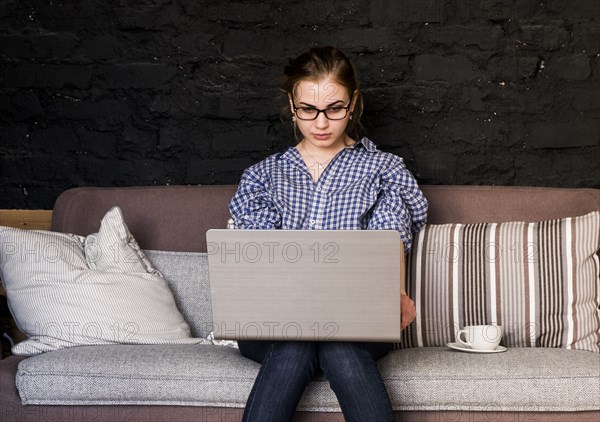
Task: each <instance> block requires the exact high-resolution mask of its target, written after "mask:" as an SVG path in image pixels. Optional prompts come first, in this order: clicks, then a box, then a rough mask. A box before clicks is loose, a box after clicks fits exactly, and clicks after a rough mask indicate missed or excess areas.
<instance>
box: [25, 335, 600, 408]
mask: <svg viewBox="0 0 600 422" xmlns="http://www.w3.org/2000/svg"><path fill="white" fill-rule="evenodd" d="M378 365H379V369H380V371H381V373H382V376H383V378H384V382H385V383H386V386H387V389H388V392H389V394H390V397H391V400H392V404H393V407H394V409H395V410H412V411H416V410H454V411H456V410H471V411H536V412H537V411H583V410H598V409H600V355H598V354H596V353H591V352H588V351H582V350H565V349H540V348H509V349H508V350H507V351H506V352H504V353H496V354H471V353H463V352H458V351H455V350H451V349H448V348H445V347H424V348H418V349H405V350H396V351H393V352H391V353H390V354H388V355H387V356H385V357H384V358H382V359H380V360H379V361H378ZM259 368H260V365H259V364H258V363H256V362H254V361H252V360H250V359H247V358H245V357H243V356H241V355H240V353H239V350H237V349H235V348H231V347H223V346H215V345H205V344H198V345H102V346H82V347H74V348H70V349H65V350H59V351H53V352H48V353H44V354H42V355H38V356H34V357H31V358H28V359H25V360H23V361H22V362H20V363H19V367H18V372H17V388H18V390H19V394H20V396H21V399H22V403H23V404H48V405H58V404H68V405H87V404H101V405H111V404H112V405H115V404H122V405H125V404H145V405H151V404H156V405H186V406H218V407H238V408H242V407H244V405H245V403H246V399H247V398H248V395H249V394H250V390H251V389H252V385H253V384H254V380H255V378H256V375H257V374H258V370H259ZM298 410H301V411H302V410H304V411H311V410H312V411H325V412H328V411H329V412H334V411H337V412H339V411H340V407H339V404H338V401H337V398H336V396H335V394H334V393H333V391H332V390H331V388H330V387H329V382H328V380H327V379H325V378H324V377H323V376H322V372H319V373H318V374H317V375H316V376H315V378H314V379H313V381H312V382H311V383H310V384H309V386H308V387H307V388H306V390H305V391H304V395H303V396H302V398H301V400H300V403H299V405H298Z"/></svg>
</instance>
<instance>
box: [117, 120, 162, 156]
mask: <svg viewBox="0 0 600 422" xmlns="http://www.w3.org/2000/svg"><path fill="white" fill-rule="evenodd" d="M118 139H119V141H118V144H117V152H118V153H119V154H120V153H122V152H133V153H134V154H136V155H139V154H140V153H141V154H143V153H146V152H149V151H154V150H156V148H157V146H158V133H157V132H155V131H149V130H140V129H137V128H135V127H132V126H127V127H125V129H124V130H123V132H122V133H121V135H120V136H119V137H118Z"/></svg>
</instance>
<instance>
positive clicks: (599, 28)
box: [572, 23, 600, 54]
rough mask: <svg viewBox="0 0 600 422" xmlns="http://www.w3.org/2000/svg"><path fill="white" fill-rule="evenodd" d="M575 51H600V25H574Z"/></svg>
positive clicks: (573, 43) (587, 52) (573, 42)
mask: <svg viewBox="0 0 600 422" xmlns="http://www.w3.org/2000/svg"><path fill="white" fill-rule="evenodd" d="M572 34H573V41H572V46H573V49H574V51H577V52H581V53H586V54H589V53H592V54H593V53H594V52H596V53H597V52H598V51H600V25H591V24H587V23H577V24H574V25H573V31H572Z"/></svg>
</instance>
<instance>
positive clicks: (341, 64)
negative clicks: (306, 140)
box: [279, 46, 364, 141]
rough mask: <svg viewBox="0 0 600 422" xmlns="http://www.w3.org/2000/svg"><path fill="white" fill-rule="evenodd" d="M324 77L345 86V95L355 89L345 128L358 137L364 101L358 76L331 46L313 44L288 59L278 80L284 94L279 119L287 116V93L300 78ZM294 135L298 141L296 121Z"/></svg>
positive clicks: (288, 112) (305, 79) (293, 88)
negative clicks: (352, 110)
mask: <svg viewBox="0 0 600 422" xmlns="http://www.w3.org/2000/svg"><path fill="white" fill-rule="evenodd" d="M327 77H331V78H332V79H333V80H335V81H336V82H337V83H338V84H340V85H342V86H343V87H345V88H346V89H347V90H348V95H349V96H352V93H353V92H355V91H356V93H355V94H354V96H353V97H352V100H354V98H356V105H355V107H354V113H353V114H352V120H350V122H349V124H348V128H349V130H350V132H351V133H353V134H354V135H355V136H356V138H357V139H358V137H359V136H360V130H363V131H364V127H363V126H362V124H361V123H360V118H361V116H362V112H363V107H364V105H363V98H362V94H361V92H360V90H359V82H358V76H357V74H356V70H355V69H354V66H353V65H352V63H350V60H348V57H346V55H345V54H344V53H342V52H341V51H340V50H338V49H337V48H335V47H331V46H327V47H314V48H311V49H310V50H308V51H307V52H306V53H303V54H301V55H300V56H298V57H296V58H295V59H289V61H288V64H287V65H286V66H285V70H284V74H283V76H282V77H281V82H280V84H279V89H280V91H281V92H282V94H284V95H285V106H282V107H281V110H280V113H279V116H280V119H281V121H282V122H283V121H288V122H289V121H290V120H291V118H292V113H291V111H290V104H289V98H288V94H292V95H293V94H294V93H295V90H296V88H297V86H298V84H299V83H300V82H301V81H313V82H317V81H318V80H321V79H324V78H327ZM294 136H295V138H296V141H299V139H298V135H297V134H296V125H294Z"/></svg>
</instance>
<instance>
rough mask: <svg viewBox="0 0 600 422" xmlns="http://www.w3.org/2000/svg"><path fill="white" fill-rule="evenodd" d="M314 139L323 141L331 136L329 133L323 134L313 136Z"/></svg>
mask: <svg viewBox="0 0 600 422" xmlns="http://www.w3.org/2000/svg"><path fill="white" fill-rule="evenodd" d="M314 136H315V138H317V139H320V140H323V139H327V138H329V137H330V136H331V133H323V134H317V133H315V134H314Z"/></svg>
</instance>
